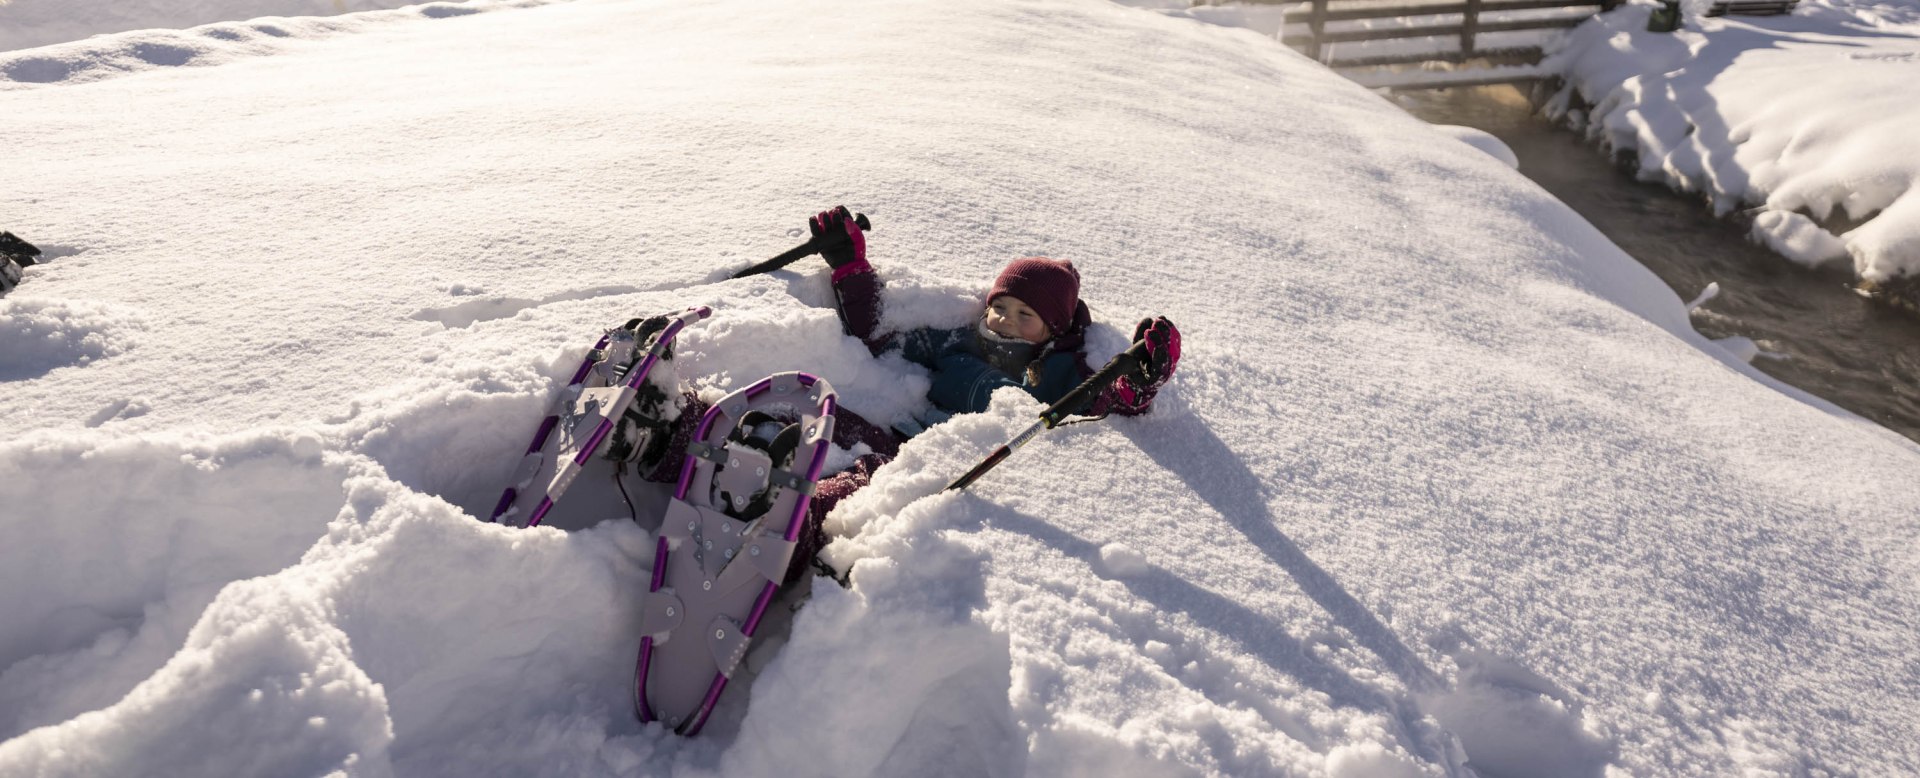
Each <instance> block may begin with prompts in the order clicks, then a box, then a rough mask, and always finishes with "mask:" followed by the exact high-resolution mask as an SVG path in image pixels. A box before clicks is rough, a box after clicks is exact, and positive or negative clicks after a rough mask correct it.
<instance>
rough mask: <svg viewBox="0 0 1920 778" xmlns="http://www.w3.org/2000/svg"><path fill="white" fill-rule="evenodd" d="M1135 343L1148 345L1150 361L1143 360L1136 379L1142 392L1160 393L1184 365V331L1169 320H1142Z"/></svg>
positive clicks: (1160, 317)
mask: <svg viewBox="0 0 1920 778" xmlns="http://www.w3.org/2000/svg"><path fill="white" fill-rule="evenodd" d="M1133 341H1134V342H1135V343H1139V342H1142V341H1145V342H1146V344H1147V358H1146V359H1144V360H1141V362H1140V369H1139V370H1138V371H1137V372H1136V374H1135V378H1137V379H1138V380H1139V382H1140V388H1142V389H1158V388H1160V387H1162V386H1165V385H1166V384H1167V379H1169V378H1172V377H1173V369H1174V367H1175V366H1177V365H1179V364H1180V330H1178V329H1176V328H1175V327H1174V326H1173V322H1170V321H1167V317H1165V316H1156V317H1154V318H1151V319H1141V320H1140V324H1139V325H1137V326H1135V327H1134V328H1133Z"/></svg>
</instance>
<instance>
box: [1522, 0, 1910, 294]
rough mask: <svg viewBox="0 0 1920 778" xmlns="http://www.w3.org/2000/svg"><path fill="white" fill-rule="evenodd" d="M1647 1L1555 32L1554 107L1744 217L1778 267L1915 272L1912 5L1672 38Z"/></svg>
mask: <svg viewBox="0 0 1920 778" xmlns="http://www.w3.org/2000/svg"><path fill="white" fill-rule="evenodd" d="M1649 8H1650V6H1629V7H1625V8H1622V9H1619V10H1617V11H1615V12H1613V13H1610V14H1606V15H1604V16H1600V17H1597V18H1596V20H1595V21H1591V22H1588V23H1587V24H1585V25H1583V26H1581V27H1579V28H1578V29H1575V30H1573V31H1572V32H1570V33H1569V34H1568V36H1567V38H1566V39H1565V48H1564V49H1562V50H1561V51H1560V52H1559V53H1558V54H1556V55H1554V57H1552V58H1550V60H1549V62H1548V63H1547V64H1549V65H1550V66H1553V67H1556V68H1557V69H1559V70H1560V71H1561V72H1564V73H1565V74H1566V75H1567V79H1568V86H1567V88H1566V89H1565V90H1563V91H1562V93H1561V94H1560V95H1559V96H1558V97H1557V98H1556V102H1555V103H1554V104H1552V105H1551V106H1550V109H1551V110H1552V111H1553V112H1555V113H1558V114H1561V115H1564V116H1566V117H1568V118H1570V119H1572V120H1574V121H1575V122H1576V123H1578V124H1581V125H1583V126H1584V127H1585V128H1586V132H1587V133H1588V134H1589V135H1591V136H1593V137H1594V138H1596V139H1598V140H1600V141H1601V142H1603V143H1605V144H1607V145H1608V146H1610V147H1612V148H1614V149H1618V150H1623V151H1632V152H1634V153H1635V154H1636V155H1637V156H1638V158H1639V170H1640V175H1641V176H1642V177H1644V178H1647V179H1649V180H1658V181H1664V182H1666V183H1668V184H1670V185H1672V186H1674V187H1677V188H1680V189H1684V190H1688V191H1694V192H1699V193H1701V194H1703V195H1705V196H1707V197H1708V198H1709V199H1711V200H1712V202H1713V204H1714V208H1715V209H1716V210H1717V211H1718V212H1720V213H1723V214H1724V213H1728V212H1730V211H1733V210H1735V209H1751V211H1752V215H1753V216H1754V217H1755V220H1754V228H1753V231H1754V237H1755V238H1756V239H1757V240H1760V241H1762V242H1764V243H1766V244H1767V245H1769V246H1771V247H1772V248H1774V249H1775V250H1776V251H1778V252H1780V253H1781V254H1783V255H1785V256H1786V257H1788V258H1790V259H1793V260H1795V261H1797V262H1800V263H1802V264H1806V265H1813V266H1818V265H1823V264H1826V263H1829V262H1834V261H1839V260H1847V259H1851V261H1852V264H1853V269H1854V272H1855V273H1856V274H1857V275H1858V276H1859V277H1860V278H1862V279H1866V280H1871V281H1885V280H1888V279H1890V278H1895V277H1899V276H1904V275H1910V274H1913V273H1915V272H1920V133H1916V132H1915V131H1914V127H1915V126H1916V125H1917V124H1920V100H1916V99H1915V97H1914V95H1915V93H1914V87H1913V85H1914V83H1915V82H1916V78H1920V6H1916V5H1915V4H1914V3H1911V2H1886V3H1879V2H1847V1H1845V0H1809V2H1806V3H1802V4H1801V5H1800V7H1799V9H1798V10H1797V11H1796V12H1795V13H1794V14H1793V15H1792V16H1787V17H1753V18H1740V17H1723V18H1711V19H1709V18H1694V19H1690V20H1689V21H1688V23H1687V25H1686V27H1685V28H1683V29H1682V30H1680V31H1679V32H1676V33H1672V34H1665V33H1649V32H1646V20H1647V14H1648V13H1649ZM1576 93H1577V94H1578V95H1579V96H1581V97H1582V98H1583V101H1584V102H1585V103H1588V104H1591V109H1590V111H1583V110H1581V107H1580V106H1579V105H1577V104H1575V103H1574V102H1573V101H1572V100H1571V98H1572V97H1573V96H1574V95H1575V94H1576ZM1808 217H1811V218H1808ZM1816 220H1817V221H1818V222H1820V223H1821V224H1825V225H1826V227H1825V228H1823V227H1822V226H1820V224H1816V223H1815V222H1816ZM1836 232H1837V233H1839V234H1837V235H1836V234H1834V233H1836Z"/></svg>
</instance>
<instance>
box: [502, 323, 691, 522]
mask: <svg viewBox="0 0 1920 778" xmlns="http://www.w3.org/2000/svg"><path fill="white" fill-rule="evenodd" d="M712 313H713V309H711V308H708V307H705V306H702V307H699V308H689V309H687V310H686V311H683V312H681V313H679V314H676V315H672V316H656V317H653V318H651V319H644V320H642V319H634V320H632V321H629V322H627V324H626V325H625V326H623V327H618V328H615V329H613V330H610V331H608V332H607V334H605V335H603V336H601V338H600V340H599V342H598V343H595V344H594V347H593V348H592V349H591V350H589V351H588V352H587V356H586V359H584V360H582V361H581V362H580V367H579V369H577V370H575V371H574V373H573V378H572V380H570V381H569V382H568V383H567V388H566V389H565V390H563V391H561V392H560V396H559V397H558V398H557V399H555V400H554V405H553V409H552V411H551V412H550V413H548V414H547V417H546V418H545V419H542V420H541V422H540V427H539V429H538V430H536V431H535V432H534V435H533V442H532V443H531V444H530V445H528V446H527V453H526V454H525V455H524V456H522V457H521V459H520V466H519V467H518V468H517V469H516V470H515V471H514V474H513V476H512V479H511V480H510V481H509V484H510V485H509V486H508V487H507V488H506V491H505V492H504V493H503V494H501V496H500V502H499V504H497V505H496V506H495V507H494V509H493V514H492V515H491V516H490V517H489V518H488V521H493V522H498V523H501V524H507V525H510V526H515V527H532V526H536V525H538V524H539V523H540V521H541V520H542V519H544V518H546V515H547V513H548V512H549V511H551V510H552V509H553V504H554V502H555V501H556V500H559V499H560V496H561V494H563V493H565V492H566V490H567V487H569V486H571V485H572V484H573V480H574V478H575V477H576V476H578V475H579V474H580V470H581V469H582V468H584V467H586V465H587V463H588V462H590V461H592V460H593V458H594V456H596V455H597V454H601V453H602V450H603V449H605V454H604V455H605V456H607V457H608V458H611V459H615V460H617V461H621V462H633V461H644V460H645V459H646V457H647V456H648V455H651V456H652V457H654V458H655V459H656V460H657V459H658V458H659V457H660V456H661V455H662V452H664V451H665V450H666V446H667V440H666V438H667V437H669V432H670V430H671V424H672V421H673V419H672V417H671V415H672V414H675V413H677V412H678V406H677V405H676V404H675V403H674V402H673V394H674V391H673V389H672V385H673V381H672V380H671V372H670V371H671V360H672V358H673V351H672V349H673V338H674V336H676V335H678V334H680V330H681V329H682V328H684V327H686V326H687V325H688V324H692V323H694V322H697V321H699V320H701V319H704V318H706V317H707V316H709V315H711V314H712ZM656 373H660V375H655V374H656ZM650 376H651V377H653V378H654V379H656V380H649V377H650ZM660 379H666V380H660ZM663 384H664V386H665V388H662V387H663ZM610 443H611V445H609V444H610Z"/></svg>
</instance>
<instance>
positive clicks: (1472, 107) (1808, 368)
mask: <svg viewBox="0 0 1920 778" xmlns="http://www.w3.org/2000/svg"><path fill="white" fill-rule="evenodd" d="M1394 99H1395V101H1397V102H1399V103H1400V104H1401V106H1402V107H1404V108H1406V109H1407V110H1408V111H1409V112H1410V113H1412V114H1413V115H1415V116H1418V117H1420V118H1421V119H1424V120H1426V121H1429V122H1432V123H1434V124H1455V125H1461V126H1466V127H1473V128H1476V129H1480V130H1485V131H1487V132H1490V133H1492V134H1493V135H1494V136H1495V137H1498V138H1499V139H1500V140H1501V141H1503V142H1505V143H1506V144H1507V146H1508V147H1510V148H1512V149H1513V152H1514V154H1515V155H1516V156H1518V157H1519V158H1520V172H1521V173H1524V174H1526V176H1527V177H1529V178H1531V179H1533V180H1534V181H1535V182H1536V183H1538V184H1540V186H1541V187H1542V188H1544V189H1546V190H1547V191H1548V192H1551V193H1552V194H1553V196H1554V197H1557V198H1559V199H1560V200H1561V201H1562V202H1565V203H1566V204H1567V205H1569V206H1572V208H1573V209H1574V210H1575V211H1578V212H1579V213H1580V214H1581V215H1582V216H1585V217H1586V218H1587V221H1589V222H1592V223H1593V225H1594V226H1595V227H1598V228H1599V229H1600V231H1601V232H1602V233H1605V234H1606V236H1607V237H1608V238H1611V239H1612V240H1613V242H1614V243H1616V244H1618V245H1619V246H1620V248H1622V249H1625V250H1626V252H1627V253H1628V254H1630V255H1632V256H1633V257H1634V258H1635V259H1638V260H1640V263H1641V264H1643V265H1645V266H1647V268H1648V269H1650V270H1652V271H1653V272H1654V274H1655V275H1658V276H1659V277H1660V278H1661V280H1664V281H1666V282H1667V285H1668V286H1670V287H1672V288H1673V290H1674V291H1675V292H1676V293H1678V294H1679V296H1680V299H1681V300H1692V299H1694V297H1696V296H1697V295H1699V293H1700V292H1701V291H1702V290H1703V289H1705V288H1706V286H1707V284H1709V283H1714V282H1718V283H1719V284H1720V295H1719V296H1718V297H1716V298H1714V299H1713V300H1712V301H1710V302H1708V303H1707V304H1705V305H1703V306H1701V308H1700V309H1699V310H1697V311H1695V312H1694V315H1693V323H1694V326H1695V328H1696V329H1698V330H1699V331H1700V332H1701V333H1702V334H1704V335H1706V336H1708V337H1712V338H1724V337H1729V336H1735V335H1738V336H1744V337H1747V338H1751V339H1753V340H1754V341H1755V342H1756V343H1758V344H1759V346H1760V349H1761V352H1762V353H1761V355H1760V356H1757V357H1755V358H1754V359H1753V365H1754V366H1755V367H1757V368H1759V369H1760V370H1761V371H1763V372H1765V373H1767V374H1769V375H1772V376H1774V377H1775V378H1778V379H1780V380H1782V381H1784V382H1786V383H1788V384H1792V385H1794V386H1797V387H1799V388H1801V389H1803V390H1806V391H1807V392H1809V393H1811V394H1814V395H1817V396H1820V397H1823V398H1826V399H1827V400H1828V401H1831V402H1832V403H1834V404H1835V405H1838V406H1840V407H1842V408H1846V409H1847V410H1849V411H1852V412H1854V413H1856V414H1859V415H1860V416H1862V417H1865V418H1868V419H1871V420H1873V421H1875V422H1878V423H1879V424H1881V425H1882V426H1885V427H1887V428H1888V429H1891V430H1893V431H1895V432H1897V433H1899V434H1901V435H1904V436H1906V437H1907V438H1909V439H1912V440H1914V441H1916V442H1920V320H1916V319H1915V318H1914V317H1913V316H1912V314H1908V313H1904V312H1901V311H1898V310H1895V309H1892V308H1889V307H1887V306H1885V305H1881V304H1877V303H1874V302H1871V301H1869V300H1866V299H1864V298H1862V297H1861V296H1860V295H1858V294H1857V293H1855V292H1854V291H1853V289H1852V286H1851V284H1852V282H1853V278H1852V274H1851V272H1850V271H1848V270H1843V269H1833V270H1819V271H1815V270H1808V269H1806V268H1803V267H1801V266H1798V265H1795V264H1793V263H1792V262H1790V261H1788V260H1786V259H1784V258H1782V257H1781V256H1779V255H1778V254H1775V253H1773V252H1772V251H1770V250H1768V249H1767V248H1766V247H1764V246H1761V245H1759V244H1757V243H1754V242H1752V241H1750V240H1748V238H1747V227H1748V225H1747V223H1746V222H1744V221H1743V220H1741V219H1739V218H1728V219H1720V218H1715V217H1714V216H1713V214H1712V211H1711V210H1709V209H1708V207H1707V205H1706V204H1705V202H1704V200H1702V199H1701V198H1699V197H1696V196H1691V195H1685V194H1680V193H1676V192H1674V191H1673V190H1671V189H1668V188H1667V187H1666V186H1664V185H1661V184H1649V183H1643V182H1640V181H1636V180H1634V178H1633V176H1632V174H1631V173H1630V172H1628V171H1626V170H1623V169H1621V168H1619V167H1617V166H1615V165H1614V164H1612V163H1610V162H1609V160H1608V159H1607V157H1606V155H1605V154H1604V153H1603V152H1602V151H1600V150H1599V149H1598V148H1597V147H1595V146H1593V145H1591V144H1589V143H1588V142H1587V141H1586V140H1585V139H1583V138H1582V137H1581V136H1579V135H1578V134H1575V133H1573V132H1570V131H1568V130H1566V129H1563V128H1558V127H1555V126H1553V125H1552V124H1550V123H1548V122H1547V121H1546V120H1545V119H1542V118H1540V117H1539V116H1536V115H1534V114H1533V113H1532V110H1531V107H1530V105H1529V103H1528V102H1527V100H1526V98H1525V97H1523V96H1522V94H1521V93H1520V91H1519V90H1517V89H1515V88H1513V87H1508V86H1496V87H1478V88H1473V89H1448V90H1430V91H1422V92H1406V93H1401V94H1398V95H1395V97H1394Z"/></svg>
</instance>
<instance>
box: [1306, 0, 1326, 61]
mask: <svg viewBox="0 0 1920 778" xmlns="http://www.w3.org/2000/svg"><path fill="white" fill-rule="evenodd" d="M1307 29H1308V31H1309V32H1310V33H1311V34H1312V35H1313V40H1311V41H1308V42H1307V56H1308V57H1311V58H1313V61H1315V62H1323V61H1324V60H1322V59H1321V58H1320V36H1321V34H1322V33H1324V32H1326V29H1327V0H1313V14H1312V16H1309V17H1308V18H1307Z"/></svg>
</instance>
